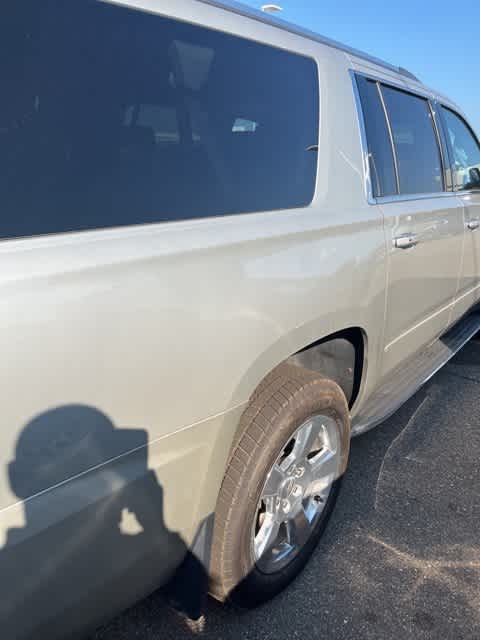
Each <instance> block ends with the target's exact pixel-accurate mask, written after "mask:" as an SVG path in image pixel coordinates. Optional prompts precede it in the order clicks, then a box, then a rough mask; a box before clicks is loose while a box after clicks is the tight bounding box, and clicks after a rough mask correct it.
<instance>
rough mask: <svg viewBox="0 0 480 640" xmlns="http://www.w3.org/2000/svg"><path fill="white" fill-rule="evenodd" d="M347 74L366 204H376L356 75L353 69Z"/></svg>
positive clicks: (363, 115)
mask: <svg viewBox="0 0 480 640" xmlns="http://www.w3.org/2000/svg"><path fill="white" fill-rule="evenodd" d="M348 73H349V74H350V78H351V81H352V86H353V96H354V99H355V107H356V112H357V122H358V128H359V130H360V146H361V151H362V164H363V176H364V178H363V181H364V191H365V197H366V199H367V202H368V204H371V205H374V204H377V201H376V199H375V198H374V196H373V185H372V176H371V173H370V153H369V151H368V142H367V130H366V128H365V114H364V113H363V107H362V101H361V100H360V91H359V89H358V84H357V74H356V72H355V71H354V70H353V69H349V70H348Z"/></svg>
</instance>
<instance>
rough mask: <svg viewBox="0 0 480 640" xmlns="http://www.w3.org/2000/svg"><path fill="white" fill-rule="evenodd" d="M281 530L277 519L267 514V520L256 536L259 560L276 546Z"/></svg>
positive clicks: (256, 549) (257, 557) (256, 554)
mask: <svg viewBox="0 0 480 640" xmlns="http://www.w3.org/2000/svg"><path fill="white" fill-rule="evenodd" d="M279 529H280V523H278V522H277V521H276V520H275V518H274V517H273V516H272V515H271V514H269V513H267V514H266V515H265V519H264V521H263V523H262V526H261V527H260V529H259V531H258V533H257V535H256V536H255V542H254V544H255V556H256V559H257V560H259V559H260V558H261V557H262V556H263V554H264V553H265V552H266V551H268V549H270V548H271V547H273V545H274V544H275V540H276V539H277V537H278V532H279Z"/></svg>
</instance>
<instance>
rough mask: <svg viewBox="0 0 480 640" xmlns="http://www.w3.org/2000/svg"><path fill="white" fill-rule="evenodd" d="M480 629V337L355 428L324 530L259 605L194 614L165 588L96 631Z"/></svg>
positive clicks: (299, 634)
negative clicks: (291, 574)
mask: <svg viewBox="0 0 480 640" xmlns="http://www.w3.org/2000/svg"><path fill="white" fill-rule="evenodd" d="M159 638H162V639H165V640H173V639H175V640H184V639H190V640H191V639H192V638H198V639H199V640H203V639H205V640H213V639H215V640H217V639H222V640H226V639H232V640H236V639H242V640H243V639H245V640H247V639H252V640H253V639H255V640H256V639H262V640H268V639H272V640H283V639H285V640H286V639H288V640H293V639H295V638H300V639H302V640H303V639H305V640H310V639H313V638H315V639H316V638H325V639H329V640H345V639H351V640H363V639H365V640H373V639H382V640H385V639H390V638H392V639H397V638H398V639H402V640H403V639H413V638H415V640H422V639H426V638H429V639H430V638H435V639H438V640H450V639H451V640H467V639H468V640H480V340H479V339H478V337H477V339H476V340H474V341H472V342H470V343H469V344H468V345H467V346H466V347H464V348H463V350H462V351H461V352H460V353H459V354H457V356H456V357H455V358H454V359H453V360H452V361H451V362H450V363H449V364H448V365H447V366H446V367H445V368H444V369H442V370H441V371H440V372H439V373H438V374H437V375H436V376H435V377H434V378H433V379H432V380H431V381H430V382H429V383H428V384H427V385H426V386H425V387H424V388H423V389H421V390H420V391H419V392H418V393H417V394H416V395H415V396H414V397H413V398H412V399H411V400H410V401H409V402H408V403H407V404H406V405H404V406H403V407H402V408H401V409H400V410H399V411H398V412H397V413H396V414H395V415H394V416H393V417H392V418H390V419H389V420H388V421H386V422H384V423H383V424H382V425H381V426H380V427H378V428H377V429H375V430H374V431H371V432H370V433H367V434H365V435H364V436H362V437H360V438H357V439H356V440H354V442H353V445H352V454H351V462H350V468H349V471H348V473H347V474H346V476H345V479H344V483H343V488H342V492H341V495H340V498H339V501H338V503H337V507H336V510H335V513H334V515H333V517H332V520H331V522H330V524H329V526H328V529H327V532H326V534H325V536H324V538H323V540H322V542H321V544H320V545H319V547H318V549H317V551H316V553H315V555H314V557H313V558H312V560H311V561H310V563H309V565H308V566H307V568H306V570H305V571H304V572H303V574H302V575H301V576H300V578H299V579H297V581H296V582H295V583H294V584H293V585H292V586H291V587H290V588H289V589H288V590H287V591H285V592H284V593H283V594H282V595H281V596H279V597H278V598H276V599H275V600H274V601H272V602H270V603H268V604H267V605H265V606H263V607H261V608H260V609H257V610H256V611H249V612H239V611H237V610H235V609H233V608H232V607H228V606H221V605H219V604H217V603H215V602H213V601H212V602H210V603H209V605H208V608H207V611H206V614H205V617H204V619H203V620H202V621H200V622H199V623H196V624H195V625H193V624H191V623H189V622H188V621H187V620H185V619H184V618H183V617H182V616H180V615H179V614H178V613H176V612H175V611H173V610H172V609H170V608H169V607H168V605H167V604H166V602H165V600H164V599H163V597H162V595H161V593H160V592H159V593H156V594H154V595H152V596H151V597H150V598H148V599H147V600H145V601H144V602H142V603H141V604H139V605H137V606H135V607H133V608H132V609H130V610H129V611H127V612H125V613H124V614H122V615H120V616H119V617H118V618H116V619H115V620H113V621H112V622H111V623H110V624H108V625H107V626H105V627H104V628H102V629H100V630H99V631H98V632H97V633H96V634H95V636H94V638H93V640H127V639H128V640H133V639H135V640H156V639H159Z"/></svg>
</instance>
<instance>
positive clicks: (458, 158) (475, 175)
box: [439, 106, 480, 322]
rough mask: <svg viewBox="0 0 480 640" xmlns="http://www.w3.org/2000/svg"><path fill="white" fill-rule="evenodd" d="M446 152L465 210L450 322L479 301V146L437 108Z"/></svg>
mask: <svg viewBox="0 0 480 640" xmlns="http://www.w3.org/2000/svg"><path fill="white" fill-rule="evenodd" d="M439 111H440V114H441V118H442V123H443V127H444V129H445V133H446V135H445V137H446V141H447V145H448V149H449V157H450V163H451V173H452V177H453V188H454V190H455V192H456V193H457V194H458V197H459V199H460V200H461V202H462V204H463V207H464V227H465V242H464V252H463V261H462V269H461V274H460V280H459V286H458V291H457V295H456V298H455V305H454V307H453V308H452V318H451V321H452V322H454V321H455V320H456V319H458V318H459V317H461V316H462V315H463V314H464V313H466V312H467V311H468V309H469V308H470V307H472V306H473V305H474V304H475V303H476V302H478V300H479V299H480V143H479V142H478V139H477V137H476V136H475V133H474V132H473V130H472V129H471V127H470V126H469V125H468V124H467V122H466V120H465V119H464V118H463V117H462V116H460V115H459V114H458V113H457V112H455V111H454V110H453V109H451V108H449V107H446V106H440V107H439Z"/></svg>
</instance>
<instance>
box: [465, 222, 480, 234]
mask: <svg viewBox="0 0 480 640" xmlns="http://www.w3.org/2000/svg"><path fill="white" fill-rule="evenodd" d="M478 227H480V220H469V221H468V222H467V228H468V229H470V231H475V230H476V229H478Z"/></svg>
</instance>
